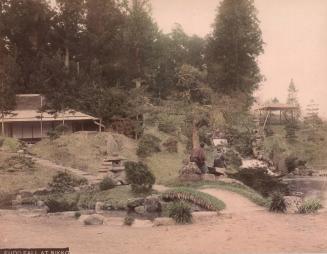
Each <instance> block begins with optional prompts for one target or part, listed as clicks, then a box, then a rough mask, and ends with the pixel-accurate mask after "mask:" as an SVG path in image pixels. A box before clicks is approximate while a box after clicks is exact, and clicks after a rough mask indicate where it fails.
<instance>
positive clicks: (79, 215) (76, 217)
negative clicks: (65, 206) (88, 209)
mask: <svg viewBox="0 0 327 254" xmlns="http://www.w3.org/2000/svg"><path fill="white" fill-rule="evenodd" d="M81 215H82V214H81V212H78V211H77V212H75V213H74V217H75V219H78V218H79V217H81Z"/></svg>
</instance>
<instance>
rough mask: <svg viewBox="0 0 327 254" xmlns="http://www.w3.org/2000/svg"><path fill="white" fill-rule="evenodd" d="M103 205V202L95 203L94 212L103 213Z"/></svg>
mask: <svg viewBox="0 0 327 254" xmlns="http://www.w3.org/2000/svg"><path fill="white" fill-rule="evenodd" d="M103 208H104V203H103V202H96V203H95V212H96V213H103Z"/></svg>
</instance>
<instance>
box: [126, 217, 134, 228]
mask: <svg viewBox="0 0 327 254" xmlns="http://www.w3.org/2000/svg"><path fill="white" fill-rule="evenodd" d="M134 221H135V219H134V217H132V216H129V215H127V216H126V217H125V218H124V225H126V226H132V225H133V223H134Z"/></svg>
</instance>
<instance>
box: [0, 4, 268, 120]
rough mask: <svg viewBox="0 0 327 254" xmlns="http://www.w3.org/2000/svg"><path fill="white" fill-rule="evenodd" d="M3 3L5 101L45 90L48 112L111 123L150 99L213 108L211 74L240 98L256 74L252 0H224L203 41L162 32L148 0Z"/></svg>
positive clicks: (0, 32) (216, 84) (134, 114)
mask: <svg viewBox="0 0 327 254" xmlns="http://www.w3.org/2000/svg"><path fill="white" fill-rule="evenodd" d="M0 3H1V5H0V7H1V12H0V25H1V27H0V37H1V38H0V42H1V45H0V50H1V61H2V62H1V65H0V66H1V84H2V87H3V89H2V90H1V92H2V93H3V94H5V93H7V92H8V91H10V93H11V94H10V96H9V94H8V96H6V98H8V99H9V98H12V97H14V96H13V95H14V94H15V93H18V92H19V93H42V94H44V95H45V96H46V98H47V100H46V101H47V105H46V108H47V109H51V110H52V111H54V112H59V111H64V110H68V109H76V110H81V111H83V112H85V113H89V114H92V115H95V116H97V117H99V118H101V119H103V120H104V122H106V123H109V122H110V120H111V119H113V118H115V117H121V118H132V119H137V118H138V115H139V114H140V113H141V114H142V113H143V112H146V111H147V110H149V107H148V105H149V104H150V103H152V104H154V103H159V104H160V103H162V100H167V99H172V98H173V100H175V101H178V100H180V101H181V102H183V103H184V102H187V104H189V105H190V106H191V107H193V106H194V105H195V106H196V107H197V106H200V107H202V106H203V105H206V104H210V103H211V102H210V98H211V95H212V91H211V90H210V89H209V86H208V84H207V83H208V82H207V80H209V83H210V85H211V87H212V88H214V90H215V91H220V92H224V93H229V95H230V93H231V92H233V91H237V92H238V93H240V92H243V93H245V94H246V95H247V96H246V98H250V97H251V95H252V92H253V91H254V89H255V88H256V87H257V86H258V83H259V82H260V80H261V76H260V73H259V69H258V66H257V63H256V57H257V56H258V55H259V54H260V53H261V52H262V40H261V33H260V29H259V26H258V20H257V18H256V11H255V8H254V5H253V3H252V1H251V0H238V1H236V0H224V1H223V2H222V4H221V6H220V9H219V13H218V16H217V19H216V22H215V27H214V32H213V34H212V35H211V36H210V38H209V41H207V40H205V39H203V38H200V37H198V36H195V35H193V36H189V35H187V34H186V33H185V32H184V30H183V28H182V26H181V25H179V24H176V25H175V26H174V28H173V29H172V31H171V32H170V33H168V34H165V33H163V32H162V31H160V29H159V27H158V26H157V24H156V23H155V21H154V20H153V18H152V15H151V6H150V3H149V0H132V1H127V0H56V1H55V5H50V4H49V1H46V0H39V1H35V0H15V1H13V0H0ZM207 44H208V47H207V51H206V45H207ZM206 55H207V57H206ZM5 62H7V63H6V64H5ZM13 72H14V74H13ZM207 74H209V75H207ZM208 78H209V79H208ZM208 91H210V92H208ZM176 94H178V95H183V98H182V99H181V97H179V98H177V97H176V96H175V95H176ZM185 96H186V97H187V96H188V98H186V97H185ZM5 104H6V105H8V108H11V107H12V105H14V103H9V102H6V103H5ZM196 107H193V110H191V111H192V112H193V111H196V110H195V108H196Z"/></svg>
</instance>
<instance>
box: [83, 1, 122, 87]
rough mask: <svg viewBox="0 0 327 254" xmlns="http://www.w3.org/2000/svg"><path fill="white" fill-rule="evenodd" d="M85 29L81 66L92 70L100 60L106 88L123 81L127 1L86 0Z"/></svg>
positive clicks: (86, 69) (90, 71) (99, 63)
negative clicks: (123, 45)
mask: <svg viewBox="0 0 327 254" xmlns="http://www.w3.org/2000/svg"><path fill="white" fill-rule="evenodd" d="M85 8H86V31H85V34H84V36H83V40H82V45H83V47H82V49H81V50H82V52H83V57H82V58H83V59H82V60H81V68H83V69H84V70H85V71H86V72H89V73H92V70H91V68H94V64H95V63H97V64H98V65H99V66H98V68H99V69H101V74H100V75H101V76H103V78H104V79H103V81H104V83H103V84H101V86H103V87H109V86H116V85H119V84H120V83H124V81H125V79H124V77H125V75H126V71H127V68H126V67H125V66H126V63H127V61H128V60H127V59H126V57H125V52H124V47H122V44H123V40H124V26H125V23H126V22H127V15H126V9H127V6H126V4H125V3H124V1H123V2H122V1H117V0H87V1H86V5H85Z"/></svg>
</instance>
